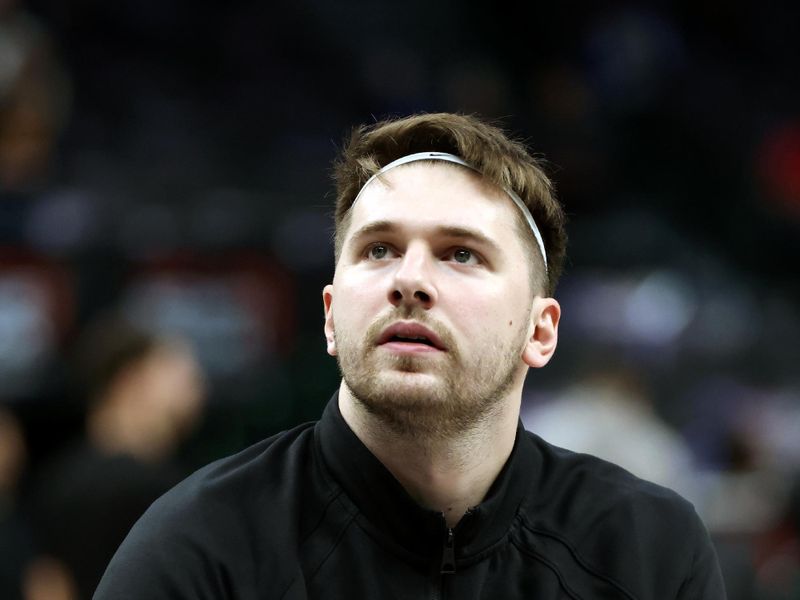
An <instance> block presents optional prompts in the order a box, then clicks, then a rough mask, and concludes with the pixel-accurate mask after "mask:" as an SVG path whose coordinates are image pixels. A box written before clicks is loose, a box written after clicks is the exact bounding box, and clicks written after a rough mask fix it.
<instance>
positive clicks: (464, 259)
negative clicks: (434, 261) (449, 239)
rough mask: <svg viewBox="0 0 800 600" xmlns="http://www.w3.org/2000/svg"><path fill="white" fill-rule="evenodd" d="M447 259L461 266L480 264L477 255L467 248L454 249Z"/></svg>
mask: <svg viewBox="0 0 800 600" xmlns="http://www.w3.org/2000/svg"><path fill="white" fill-rule="evenodd" d="M448 257H450V258H452V260H454V261H455V262H457V263H459V264H462V265H477V264H479V263H480V260H478V255H477V254H475V253H474V252H472V250H469V249H467V248H456V249H455V250H453V251H452V252H451V253H450V254H449V255H448Z"/></svg>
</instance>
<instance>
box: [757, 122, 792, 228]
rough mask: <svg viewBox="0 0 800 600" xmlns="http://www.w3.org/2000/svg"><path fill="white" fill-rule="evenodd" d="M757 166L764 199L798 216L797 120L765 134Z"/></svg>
mask: <svg viewBox="0 0 800 600" xmlns="http://www.w3.org/2000/svg"><path fill="white" fill-rule="evenodd" d="M757 168H758V172H759V175H760V176H761V179H762V181H763V184H764V189H765V192H766V197H767V199H768V200H770V201H771V202H774V203H775V204H777V205H778V207H779V208H780V209H781V210H782V211H783V212H788V213H789V214H791V215H792V216H794V217H796V218H800V122H791V123H787V124H784V125H782V126H780V127H778V128H776V129H774V130H772V131H770V132H769V133H768V134H767V135H766V136H765V137H764V140H763V142H762V143H761V146H760V147H759V150H758V157H757Z"/></svg>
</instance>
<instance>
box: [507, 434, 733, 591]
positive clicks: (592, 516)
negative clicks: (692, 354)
mask: <svg viewBox="0 0 800 600" xmlns="http://www.w3.org/2000/svg"><path fill="white" fill-rule="evenodd" d="M527 435H528V440H529V442H530V443H531V444H533V445H534V446H535V447H536V450H537V451H538V453H539V455H540V456H541V469H540V471H539V473H538V476H537V478H536V481H535V483H534V487H533V492H532V493H531V494H530V498H529V501H528V502H527V503H526V504H525V506H524V508H523V510H522V511H520V517H521V520H522V522H523V525H524V529H525V530H526V535H525V536H523V538H524V539H525V540H527V543H530V544H533V545H535V546H536V547H537V548H538V550H539V551H545V552H546V553H547V554H548V555H549V556H550V557H551V558H552V560H554V561H555V564H558V565H562V568H564V569H565V570H567V571H571V572H574V573H573V575H572V576H578V574H580V576H583V577H589V578H593V579H595V580H601V581H604V582H606V583H607V584H608V585H611V586H612V587H614V588H617V589H618V591H619V592H620V593H622V594H623V596H622V597H629V598H637V599H638V598H683V597H684V596H683V595H681V594H683V593H684V591H685V590H687V589H688V586H690V585H691V582H692V581H694V583H695V584H697V585H699V584H700V582H702V581H707V584H706V588H704V589H706V592H707V593H708V595H704V596H702V597H703V598H709V599H711V598H724V595H718V594H717V593H714V592H711V591H710V590H712V589H717V587H718V588H719V594H724V592H722V587H721V586H722V583H721V578H720V576H719V568H718V566H717V561H716V555H715V553H714V549H713V547H712V545H711V541H710V539H709V536H708V533H707V531H706V529H705V527H704V525H703V523H702V521H701V520H700V518H699V516H698V515H697V513H696V511H695V510H694V507H693V506H692V505H691V503H689V502H688V501H687V500H685V499H684V498H682V497H681V496H680V495H678V494H677V493H676V492H674V491H672V490H670V489H667V488H665V487H662V486H660V485H657V484H654V483H651V482H648V481H644V480H642V479H640V478H638V477H636V476H635V475H633V474H631V473H630V472H628V471H626V470H625V469H623V468H621V467H619V466H617V465H614V464H612V463H609V462H607V461H604V460H602V459H600V458H597V457H594V456H591V455H587V454H580V453H576V452H571V451H569V450H565V449H563V448H558V447H556V446H552V445H551V444H549V443H547V442H545V441H544V440H542V439H541V438H539V437H538V436H536V435H535V434H532V433H530V432H527ZM698 571H702V572H700V573H699V572H698ZM567 576H569V575H567ZM709 582H710V583H709ZM668 590H669V593H666V592H667V591H668ZM681 590H684V591H681ZM670 594H671V595H670ZM590 597H591V594H590ZM686 597H691V596H686ZM698 597H700V596H698Z"/></svg>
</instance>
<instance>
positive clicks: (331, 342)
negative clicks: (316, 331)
mask: <svg viewBox="0 0 800 600" xmlns="http://www.w3.org/2000/svg"><path fill="white" fill-rule="evenodd" d="M322 304H323V307H324V309H325V339H326V340H327V344H328V347H327V349H328V354H330V355H331V356H336V338H335V337H334V335H333V331H334V329H333V310H332V307H333V286H332V285H331V284H328V285H326V286H325V287H324V288H322Z"/></svg>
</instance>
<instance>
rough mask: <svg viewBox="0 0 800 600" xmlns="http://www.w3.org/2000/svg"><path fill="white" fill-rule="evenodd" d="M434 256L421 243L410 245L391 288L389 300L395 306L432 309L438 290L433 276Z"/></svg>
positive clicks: (395, 274)
mask: <svg viewBox="0 0 800 600" xmlns="http://www.w3.org/2000/svg"><path fill="white" fill-rule="evenodd" d="M431 263H432V258H431V257H430V255H429V252H428V251H427V250H426V249H425V248H423V247H422V246H420V245H417V246H409V248H407V250H406V253H405V255H404V256H403V258H402V260H401V261H400V263H399V265H398V267H397V270H396V271H395V273H394V277H393V279H392V285H391V287H390V289H389V302H391V303H392V304H393V305H394V306H397V307H400V306H402V305H407V306H412V305H413V306H420V307H421V308H424V309H430V308H432V307H433V305H434V304H436V300H437V299H438V292H437V290H436V286H435V283H434V278H433V265H432V264H431Z"/></svg>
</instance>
